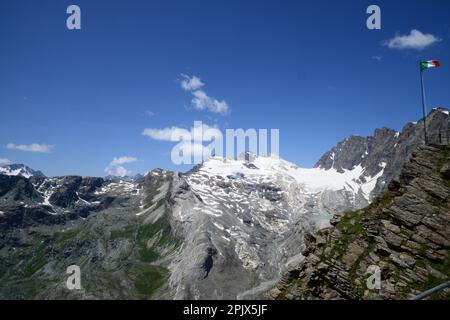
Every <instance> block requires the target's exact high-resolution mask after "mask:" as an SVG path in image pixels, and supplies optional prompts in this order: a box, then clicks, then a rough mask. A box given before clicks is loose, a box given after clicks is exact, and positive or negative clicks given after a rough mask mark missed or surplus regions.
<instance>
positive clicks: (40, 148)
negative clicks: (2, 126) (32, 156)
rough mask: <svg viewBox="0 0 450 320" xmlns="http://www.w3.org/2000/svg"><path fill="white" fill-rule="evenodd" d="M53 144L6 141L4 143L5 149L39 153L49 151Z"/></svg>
mask: <svg viewBox="0 0 450 320" xmlns="http://www.w3.org/2000/svg"><path fill="white" fill-rule="evenodd" d="M53 147H54V146H52V145H48V144H38V143H33V144H15V143H8V144H7V145H6V148H7V149H13V150H19V151H25V152H39V153H50V152H51V150H52V149H53Z"/></svg>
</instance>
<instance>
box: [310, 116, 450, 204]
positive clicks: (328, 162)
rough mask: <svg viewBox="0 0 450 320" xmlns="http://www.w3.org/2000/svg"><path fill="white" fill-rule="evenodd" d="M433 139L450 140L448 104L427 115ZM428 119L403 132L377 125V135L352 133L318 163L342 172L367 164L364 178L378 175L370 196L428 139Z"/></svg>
mask: <svg viewBox="0 0 450 320" xmlns="http://www.w3.org/2000/svg"><path fill="white" fill-rule="evenodd" d="M426 124H427V131H428V138H429V142H432V143H437V144H448V143H450V131H449V130H450V116H449V111H448V110H447V109H444V108H436V109H433V110H432V111H431V112H430V114H428V116H427V118H426ZM423 125H424V119H421V120H420V121H419V122H417V123H408V124H407V125H406V126H405V127H404V128H403V129H402V130H401V131H400V132H396V131H395V130H392V129H388V128H382V129H376V130H375V133H374V135H373V136H369V137H359V136H351V137H349V138H347V139H345V140H344V141H341V142H339V143H338V144H337V145H336V146H335V147H334V148H332V149H331V150H330V151H328V152H326V153H325V154H324V155H323V156H322V157H321V158H320V160H319V161H318V162H317V163H316V165H315V166H316V167H318V168H324V169H327V170H328V169H332V168H334V169H336V170H337V171H338V172H344V171H345V170H352V168H354V167H355V166H358V165H360V166H361V167H362V168H364V171H363V172H362V174H361V176H360V179H361V180H362V181H365V180H367V179H368V177H375V176H377V174H379V173H380V171H381V170H383V172H382V174H381V175H380V176H377V179H376V186H375V188H374V189H373V191H372V193H371V195H370V198H371V199H373V198H374V197H376V196H378V195H379V194H381V193H382V192H384V191H386V188H387V185H388V183H389V181H391V180H392V179H393V178H394V177H395V176H396V175H398V174H399V172H400V170H401V168H402V166H403V163H404V162H405V159H407V158H408V157H409V155H410V154H411V153H412V152H413V151H414V150H415V149H416V148H417V147H419V146H420V145H422V144H423V143H424V133H423Z"/></svg>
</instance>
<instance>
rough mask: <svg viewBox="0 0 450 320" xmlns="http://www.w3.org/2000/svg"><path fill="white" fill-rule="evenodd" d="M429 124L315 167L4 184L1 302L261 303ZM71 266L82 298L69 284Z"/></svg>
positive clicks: (439, 119)
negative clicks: (313, 237) (313, 235)
mask: <svg viewBox="0 0 450 320" xmlns="http://www.w3.org/2000/svg"><path fill="white" fill-rule="evenodd" d="M448 113H449V112H448V111H447V110H445V109H436V110H433V111H432V112H431V113H430V114H429V115H428V118H427V125H428V132H429V137H430V139H431V141H432V142H439V140H436V139H440V141H441V142H442V143H446V141H442V139H448V136H447V132H448V128H449V120H450V119H449V114H448ZM422 125H423V121H419V122H418V123H416V124H413V123H410V124H407V125H406V126H405V127H404V128H403V130H402V131H401V132H396V131H394V130H390V129H378V130H376V131H375V134H374V136H373V137H357V136H352V137H349V138H347V139H345V140H344V141H342V142H340V143H338V144H337V145H336V146H335V147H334V148H332V149H331V150H330V151H328V152H326V153H325V154H324V155H323V156H322V157H321V159H320V160H319V161H318V163H317V165H316V166H315V168H307V169H305V168H299V167H297V166H296V165H294V164H292V163H290V162H288V161H285V160H283V159H280V158H276V157H256V158H255V157H246V158H248V160H245V159H222V158H211V159H209V160H208V161H206V162H204V163H203V164H201V165H198V166H196V167H195V168H193V169H192V170H190V171H189V172H186V173H184V174H182V173H177V172H170V171H164V170H161V169H155V170H153V171H151V172H149V173H147V174H146V175H145V177H144V178H143V179H141V180H137V181H136V180H133V179H131V180H128V179H112V180H108V179H103V178H90V177H85V178H82V177H77V176H67V177H51V178H47V177H37V176H35V175H34V176H30V177H29V178H26V177H23V176H21V175H1V174H0V231H1V234H2V237H1V238H0V257H1V259H0V270H6V273H4V274H3V276H2V279H1V280H2V282H3V283H4V284H5V285H3V286H1V287H0V297H8V298H14V297H16V298H17V297H32V298H39V297H41V298H170V299H172V298H177V299H186V298H190V299H201V298H205V299H211V298H216V299H224V298H228V299H236V298H238V299H245V298H252V297H259V295H260V294H261V293H262V292H264V291H266V290H268V289H270V288H271V287H272V286H273V285H274V284H275V283H276V282H277V281H278V279H279V278H280V276H281V274H282V273H283V272H284V271H285V270H286V269H288V268H289V266H292V265H295V264H296V263H298V262H299V261H301V260H302V259H303V256H302V254H301V252H302V250H303V248H304V245H305V241H304V235H305V234H306V232H309V231H314V230H317V229H319V228H323V227H324V226H327V225H328V223H329V219H330V218H331V217H332V216H333V215H334V214H335V213H339V212H343V211H347V210H352V209H356V208H362V207H364V206H366V205H367V204H368V203H370V202H371V201H372V199H373V198H374V197H375V196H377V195H379V194H380V193H381V192H382V191H383V190H384V189H385V188H386V186H387V184H388V182H389V181H390V180H391V179H392V178H393V177H394V176H396V175H397V174H398V173H399V172H400V169H401V167H402V165H403V163H404V161H405V160H406V159H407V158H408V157H409V155H410V154H411V152H412V151H413V150H415V149H416V148H417V146H419V145H421V144H422V143H423V142H422V134H423V133H422ZM39 243H40V244H42V245H38V247H36V244H39ZM71 264H77V265H79V266H80V267H82V270H81V271H82V274H83V277H84V282H83V283H84V287H83V291H82V292H76V291H68V290H66V289H65V288H64V287H63V286H62V285H61V284H63V283H65V277H66V273H65V271H66V268H67V266H68V265H71ZM10 266H15V267H14V269H11V268H10ZM17 277H19V278H23V279H27V280H26V281H17Z"/></svg>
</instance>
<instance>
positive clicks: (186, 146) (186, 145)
mask: <svg viewBox="0 0 450 320" xmlns="http://www.w3.org/2000/svg"><path fill="white" fill-rule="evenodd" d="M179 150H180V151H181V152H182V153H183V155H186V156H187V157H202V158H203V159H204V160H206V159H207V158H209V154H210V150H209V148H208V147H207V146H204V145H203V144H201V143H198V142H192V141H183V142H182V143H181V145H180V146H179Z"/></svg>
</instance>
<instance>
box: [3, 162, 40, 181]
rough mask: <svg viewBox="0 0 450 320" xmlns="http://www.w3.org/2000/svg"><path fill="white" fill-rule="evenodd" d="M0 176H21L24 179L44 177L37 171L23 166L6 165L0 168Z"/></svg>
mask: <svg viewBox="0 0 450 320" xmlns="http://www.w3.org/2000/svg"><path fill="white" fill-rule="evenodd" d="M0 174H4V175H8V176H22V177H25V178H30V177H33V176H34V177H45V175H44V174H43V173H42V172H41V171H39V170H34V169H31V168H30V167H28V166H26V165H24V164H7V165H3V166H0Z"/></svg>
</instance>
